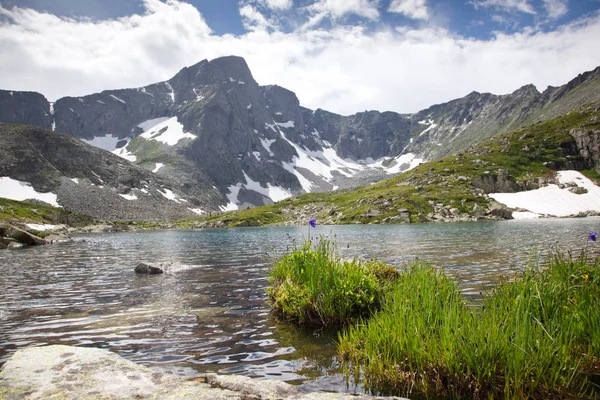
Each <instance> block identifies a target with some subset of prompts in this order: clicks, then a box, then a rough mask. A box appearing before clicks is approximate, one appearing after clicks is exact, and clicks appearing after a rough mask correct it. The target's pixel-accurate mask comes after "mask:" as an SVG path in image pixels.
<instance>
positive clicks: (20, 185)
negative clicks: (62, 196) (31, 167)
mask: <svg viewBox="0 0 600 400" xmlns="http://www.w3.org/2000/svg"><path fill="white" fill-rule="evenodd" d="M0 197H4V198H6V199H11V200H19V201H23V200H28V199H35V200H40V201H43V202H44V203H48V204H50V205H52V206H54V207H60V205H59V204H58V198H57V196H56V195H55V194H54V193H52V192H48V193H40V192H37V191H36V190H35V189H34V188H33V187H32V186H31V183H29V182H22V181H18V180H15V179H11V178H10V177H8V176H2V177H0Z"/></svg>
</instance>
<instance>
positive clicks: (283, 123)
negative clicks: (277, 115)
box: [275, 121, 294, 129]
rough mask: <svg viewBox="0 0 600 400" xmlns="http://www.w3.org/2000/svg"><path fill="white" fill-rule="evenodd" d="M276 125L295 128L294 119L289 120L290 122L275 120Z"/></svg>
mask: <svg viewBox="0 0 600 400" xmlns="http://www.w3.org/2000/svg"><path fill="white" fill-rule="evenodd" d="M275 125H277V126H278V127H280V128H286V129H289V128H293V127H294V121H288V122H275Z"/></svg>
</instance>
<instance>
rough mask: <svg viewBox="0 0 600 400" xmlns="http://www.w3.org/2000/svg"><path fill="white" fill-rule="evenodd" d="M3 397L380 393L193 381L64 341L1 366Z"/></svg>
mask: <svg viewBox="0 0 600 400" xmlns="http://www.w3.org/2000/svg"><path fill="white" fill-rule="evenodd" d="M0 398H1V399H6V400H12V399H14V400H17V399H18V400H22V399H64V400H70V399H73V400H74V399H132V400H133V399H156V400H158V399H164V400H175V399H177V400H188V399H189V400H192V399H193V400H197V399H210V400H221V399H223V400H225V399H228V400H241V399H253V400H262V399H264V400H271V399H272V400H275V399H290V400H292V399H293V400H359V399H375V398H374V397H371V396H366V395H361V396H353V395H351V394H345V393H302V392H301V391H300V390H299V389H298V388H297V387H295V386H292V385H289V384H287V383H284V382H279V381H268V380H267V381H265V380H262V381H259V380H254V379H252V378H248V377H243V376H218V375H214V374H210V375H207V376H206V378H204V379H200V380H194V381H189V380H184V379H183V378H179V377H176V376H173V375H170V374H167V373H164V372H160V371H155V370H152V369H150V368H148V367H145V366H142V365H138V364H135V363H133V362H132V361H128V360H125V359H123V358H121V357H120V356H118V355H117V354H115V353H111V352H110V351H107V350H101V349H96V348H80V347H72V346H63V345H54V346H46V347H31V348H28V349H23V350H19V351H17V352H16V353H15V354H13V355H12V357H11V358H10V359H9V360H8V361H7V362H6V363H5V364H4V366H3V367H2V370H1V371H0ZM387 399H394V398H387ZM395 399H398V400H401V399H400V398H395Z"/></svg>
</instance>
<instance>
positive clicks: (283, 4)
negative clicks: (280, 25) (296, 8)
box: [261, 0, 294, 10]
mask: <svg viewBox="0 0 600 400" xmlns="http://www.w3.org/2000/svg"><path fill="white" fill-rule="evenodd" d="M261 3H262V4H263V5H265V6H267V7H269V8H272V9H274V10H288V9H290V8H291V7H292V5H293V4H294V3H293V2H292V0H261Z"/></svg>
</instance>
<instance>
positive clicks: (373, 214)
mask: <svg viewBox="0 0 600 400" xmlns="http://www.w3.org/2000/svg"><path fill="white" fill-rule="evenodd" d="M380 215H381V211H379V210H369V211H367V213H366V214H365V217H369V218H373V217H378V216H380Z"/></svg>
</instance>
